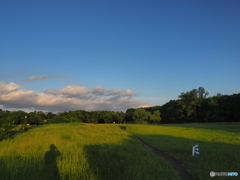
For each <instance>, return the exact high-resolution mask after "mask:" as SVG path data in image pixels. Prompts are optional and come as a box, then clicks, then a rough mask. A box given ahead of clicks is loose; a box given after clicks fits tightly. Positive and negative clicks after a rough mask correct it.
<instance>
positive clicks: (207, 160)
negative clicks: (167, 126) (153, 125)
mask: <svg viewBox="0 0 240 180" xmlns="http://www.w3.org/2000/svg"><path fill="white" fill-rule="evenodd" d="M136 136H137V137H139V138H140V139H142V140H143V141H144V142H146V143H147V144H149V145H150V146H153V147H155V148H157V149H159V150H160V151H162V152H163V153H165V154H168V155H170V156H172V157H174V158H176V159H177V160H178V161H179V162H181V163H182V165H183V167H184V168H185V169H186V170H187V171H188V172H189V173H190V174H191V176H192V177H193V179H194V180H208V179H209V180H210V179H212V177H210V172H211V171H215V172H238V173H239V170H240V163H239V159H240V154H239V152H240V145H239V144H235V145H234V144H228V143H221V142H206V141H198V140H193V139H187V138H180V137H174V136H169V135H140V134H139V135H136ZM195 143H198V144H199V151H200V156H199V157H193V156H192V146H194V145H195ZM235 178H236V179H237V178H239V177H235ZM235 178H234V177H233V179H235ZM219 179H226V177H219Z"/></svg>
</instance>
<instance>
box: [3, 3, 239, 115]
mask: <svg viewBox="0 0 240 180" xmlns="http://www.w3.org/2000/svg"><path fill="white" fill-rule="evenodd" d="M198 87H204V88H205V89H206V90H207V91H209V93H210V94H209V95H210V96H213V95H216V94H217V93H221V94H233V93H239V92H240V1H239V0H195V1H193V0H181V1H179V0H158V1H157V0H121V1H118V0H109V1H108V0H101V1H99V0H86V1H82V0H76V1H73V0H68V1H63V0H51V1H49V0H27V1H25V0H21V1H19V0H1V1H0V108H2V109H9V110H17V109H22V110H35V109H36V110H44V111H55V112H56V111H69V110H77V109H85V110H117V111H120V110H121V111H125V110H126V109H127V108H131V107H132V108H136V107H141V106H154V105H163V104H164V103H166V102H168V101H169V100H171V99H177V98H178V95H179V94H180V93H182V92H186V91H190V90H192V89H197V88H198Z"/></svg>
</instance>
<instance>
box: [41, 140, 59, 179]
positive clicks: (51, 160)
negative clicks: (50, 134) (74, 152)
mask: <svg viewBox="0 0 240 180" xmlns="http://www.w3.org/2000/svg"><path fill="white" fill-rule="evenodd" d="M60 155H61V153H60V152H59V151H58V149H57V147H56V146H55V145H54V144H51V145H50V150H49V151H47V152H46V153H45V155H44V172H45V175H46V178H47V179H49V180H60V176H59V173H58V167H57V157H58V156H60Z"/></svg>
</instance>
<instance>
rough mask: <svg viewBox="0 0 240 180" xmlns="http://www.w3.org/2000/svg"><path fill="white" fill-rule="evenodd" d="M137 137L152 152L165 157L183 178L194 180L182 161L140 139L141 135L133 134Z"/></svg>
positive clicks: (184, 179)
mask: <svg viewBox="0 0 240 180" xmlns="http://www.w3.org/2000/svg"><path fill="white" fill-rule="evenodd" d="M133 136H134V137H135V138H137V139H138V140H139V141H140V142H141V143H142V144H143V145H144V146H145V147H146V148H148V149H150V150H151V151H152V152H154V153H155V154H156V155H157V156H160V157H163V158H164V159H165V160H166V161H167V162H169V163H170V164H171V165H172V167H173V169H175V171H177V172H178V174H179V176H180V177H181V179H182V180H192V177H191V176H190V175H189V174H188V172H187V171H186V170H185V169H184V168H183V167H182V165H181V163H180V162H179V161H178V160H177V159H175V158H174V157H172V156H169V155H167V154H165V153H163V152H162V151H160V150H158V149H156V148H154V147H152V146H150V145H149V144H147V143H146V142H145V141H143V140H142V139H140V138H139V137H137V136H135V135H133Z"/></svg>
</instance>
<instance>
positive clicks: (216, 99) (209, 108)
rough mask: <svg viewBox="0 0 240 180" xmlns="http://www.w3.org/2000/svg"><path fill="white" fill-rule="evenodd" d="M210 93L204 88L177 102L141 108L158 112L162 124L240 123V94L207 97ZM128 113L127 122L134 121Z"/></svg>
mask: <svg viewBox="0 0 240 180" xmlns="http://www.w3.org/2000/svg"><path fill="white" fill-rule="evenodd" d="M208 95H209V93H208V92H207V91H206V90H205V89H204V88H203V87H199V88H198V89H193V90H191V91H188V92H185V93H181V94H180V95H179V96H178V97H179V99H177V100H170V101H169V102H167V103H165V104H164V105H162V106H154V107H147V108H141V109H144V110H145V112H153V111H156V110H158V111H159V112H160V113H161V123H193V122H198V123H206V122H240V93H238V94H233V95H222V94H220V93H218V94H217V95H216V96H212V97H207V96H208ZM136 110H137V109H128V110H127V111H126V115H125V116H126V119H125V120H126V121H134V118H133V116H132V114H133V112H134V111H136Z"/></svg>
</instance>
